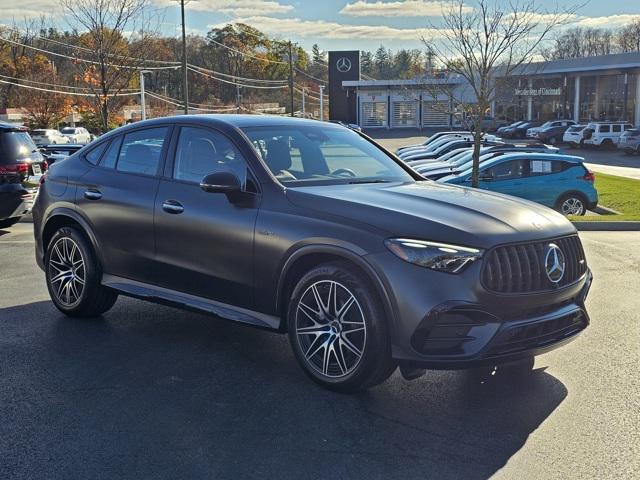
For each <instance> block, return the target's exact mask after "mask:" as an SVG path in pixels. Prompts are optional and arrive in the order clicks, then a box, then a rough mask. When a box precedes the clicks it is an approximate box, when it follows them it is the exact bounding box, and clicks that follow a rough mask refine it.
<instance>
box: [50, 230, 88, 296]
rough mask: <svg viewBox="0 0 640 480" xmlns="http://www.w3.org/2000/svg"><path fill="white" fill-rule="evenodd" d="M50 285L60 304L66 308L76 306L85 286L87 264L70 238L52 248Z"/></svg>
mask: <svg viewBox="0 0 640 480" xmlns="http://www.w3.org/2000/svg"><path fill="white" fill-rule="evenodd" d="M48 269H49V284H50V285H51V291H52V292H53V294H54V295H55V296H56V299H57V300H58V302H60V303H61V304H62V305H64V306H65V307H70V306H72V305H74V304H76V303H77V302H78V301H79V300H80V297H81V296H82V292H83V290H84V284H85V273H86V272H85V263H84V258H83V257H82V252H81V251H80V248H79V247H78V245H77V244H76V242H74V241H73V239H71V238H69V237H63V238H60V239H58V240H57V241H56V243H55V244H53V246H52V247H51V254H50V255H49V265H48Z"/></svg>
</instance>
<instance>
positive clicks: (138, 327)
mask: <svg viewBox="0 0 640 480" xmlns="http://www.w3.org/2000/svg"><path fill="white" fill-rule="evenodd" d="M581 237H582V239H583V242H584V246H585V249H586V252H587V255H588V259H589V262H590V265H591V268H592V269H593V271H594V274H595V281H594V284H593V288H592V291H591V295H590V297H589V300H588V309H589V312H590V314H591V320H592V324H591V326H590V327H589V328H588V329H587V330H586V331H585V332H584V333H583V334H582V335H581V336H580V337H579V338H578V339H577V340H576V341H574V342H572V343H571V344H569V345H567V346H566V347H565V348H562V349H559V350H556V351H554V352H551V353H549V354H546V355H544V356H542V357H539V358H538V359H537V360H536V367H535V368H536V369H535V371H534V373H533V374H532V375H531V377H529V378H528V379H527V380H525V381H519V382H518V381H514V380H513V379H509V378H505V377H502V376H501V375H496V376H494V377H488V378H485V379H484V380H481V379H480V378H479V377H477V376H475V375H472V374H470V373H468V372H428V373H427V375H425V376H424V377H422V378H420V379H418V380H415V381H413V382H406V381H404V380H403V379H402V378H401V377H400V375H399V374H398V373H396V374H394V376H393V377H392V378H391V379H390V380H389V381H388V382H387V383H385V384H383V385H381V386H379V387H377V388H375V389H372V390H370V391H369V392H367V393H363V394H359V395H355V396H345V395H338V394H334V393H331V392H328V391H325V390H323V389H321V388H319V387H317V386H315V385H314V384H312V383H311V382H310V381H309V380H307V378H306V377H305V376H304V374H303V373H302V371H301V370H300V369H299V368H298V367H297V365H296V364H295V362H294V358H293V355H292V353H291V351H290V349H289V346H288V343H287V339H286V337H284V336H280V335H275V334H271V333H268V332H264V331H259V330H253V329H249V328H246V327H241V326H238V325H234V324H232V323H229V322H225V321H223V320H219V319H216V318H212V317H208V316H205V315H200V314H195V313H189V312H184V311H180V310H176V309H172V308H169V307H164V306H158V305H153V304H149V303H145V302H143V301H139V300H133V299H128V298H124V297H121V298H120V299H119V300H118V302H117V303H116V305H115V307H114V308H113V309H112V310H111V311H110V312H108V313H107V314H105V315H104V317H103V318H98V319H94V320H75V319H69V318H66V317H64V316H63V315H61V314H60V313H58V311H57V310H56V309H55V308H54V307H53V305H52V304H51V303H50V302H49V301H48V295H47V292H46V287H45V284H44V279H43V274H42V272H41V271H40V270H39V269H38V267H37V266H36V264H35V261H34V258H33V242H32V234H31V224H29V223H20V224H18V225H16V226H14V227H13V228H12V229H10V230H9V231H6V230H0V478H2V479H18V478H20V479H36V478H37V479H40V478H42V479H45V478H46V479H71V478H83V479H85V478H91V479H99V478H105V479H114V478H118V479H126V478H132V479H134V478H135V479H141V478H153V479H162V478H172V479H175V478H216V479H226V478H234V479H235V478H256V479H257V478H260V479H264V478H278V479H288V478H291V479H294V478H295V479H302V478H310V479H323V478H354V479H355V478H367V479H377V478H384V479H389V478H403V479H413V478H416V479H418V478H419V479H431V478H432V479H439V480H440V479H486V478H490V477H491V478H500V479H502V478H505V479H514V478H518V479H520V478H527V479H538V478H544V479H567V478H572V479H574V478H580V479H604V478H611V479H636V478H639V475H640V415H639V414H638V412H640V380H639V376H638V368H639V367H640V327H639V323H640V313H639V312H640V282H639V278H640V232H624V233H614V232H606V233H605V232H585V233H583V234H581Z"/></svg>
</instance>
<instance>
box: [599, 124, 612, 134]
mask: <svg viewBox="0 0 640 480" xmlns="http://www.w3.org/2000/svg"><path fill="white" fill-rule="evenodd" d="M610 131H611V125H600V129H599V130H598V132H599V133H609V132H610Z"/></svg>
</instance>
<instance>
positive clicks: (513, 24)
mask: <svg viewBox="0 0 640 480" xmlns="http://www.w3.org/2000/svg"><path fill="white" fill-rule="evenodd" d="M469 7H472V8H471V9H470V8H469ZM576 9H577V7H571V8H569V9H566V8H565V9H563V10H562V11H560V10H559V9H556V10H543V9H542V8H541V7H538V6H537V3H536V2H535V1H530V0H510V1H505V0H476V1H475V2H469V1H468V0H467V1H465V0H450V1H449V5H448V6H447V7H445V10H444V11H443V15H442V18H443V23H444V25H443V26H442V27H438V26H433V25H432V26H431V28H432V29H438V31H439V33H440V34H441V37H442V38H441V39H440V40H438V41H436V42H431V41H428V40H427V39H423V42H424V43H425V44H426V45H427V46H428V47H430V48H431V51H432V52H433V54H434V56H435V58H436V59H437V61H438V63H440V64H441V65H442V66H443V67H444V70H445V71H446V72H447V75H448V76H450V77H458V78H460V77H461V78H462V79H464V81H465V82H466V83H467V84H468V86H469V89H470V90H471V92H472V93H473V96H474V97H475V102H473V103H465V104H464V108H466V111H467V113H469V114H470V115H471V116H472V118H474V119H475V121H474V122H473V123H474V128H473V137H474V147H473V170H472V180H471V185H472V186H473V187H477V186H478V171H479V164H480V144H481V140H482V125H481V122H480V120H481V119H482V117H483V116H484V115H485V114H486V112H487V111H488V110H489V109H490V106H491V103H492V101H493V100H494V98H495V93H496V80H497V79H498V78H508V77H510V76H512V75H514V73H521V72H523V71H524V70H526V67H527V66H528V64H529V63H530V62H531V60H532V57H533V56H534V54H535V52H537V51H538V50H539V48H540V46H541V44H542V42H543V41H544V40H545V39H546V38H547V37H548V35H549V33H550V32H551V31H552V30H553V29H554V28H555V27H557V26H559V25H561V24H563V23H565V22H566V21H567V20H568V19H569V18H570V17H571V15H572V14H573V13H574V12H575V10H576Z"/></svg>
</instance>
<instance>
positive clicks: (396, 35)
mask: <svg viewBox="0 0 640 480" xmlns="http://www.w3.org/2000/svg"><path fill="white" fill-rule="evenodd" d="M237 21H238V22H242V23H246V24H247V25H251V26H252V27H255V28H257V29H258V30H262V31H264V32H267V33H270V34H286V35H295V36H298V37H312V38H318V39H322V38H326V39H357V40H362V39H365V40H366V39H371V40H420V39H421V38H423V37H425V38H437V37H439V36H441V32H440V31H438V30H437V29H428V28H394V27H388V26H386V25H345V24H340V23H337V22H327V21H324V20H302V19H299V18H273V17H263V16H253V17H246V18H238V19H237ZM222 25H224V24H218V25H209V27H210V28H219V27H221V26H222Z"/></svg>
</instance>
